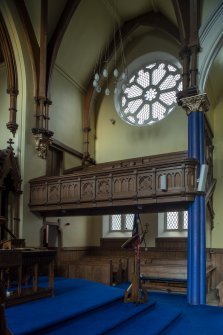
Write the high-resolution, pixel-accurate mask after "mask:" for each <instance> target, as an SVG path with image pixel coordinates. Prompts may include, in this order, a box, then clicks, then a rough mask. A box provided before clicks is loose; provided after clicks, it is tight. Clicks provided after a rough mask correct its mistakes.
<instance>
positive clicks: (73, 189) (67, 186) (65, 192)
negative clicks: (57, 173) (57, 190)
mask: <svg viewBox="0 0 223 335" xmlns="http://www.w3.org/2000/svg"><path fill="white" fill-rule="evenodd" d="M73 201H80V180H75V181H73V180H71V181H68V182H62V184H61V202H63V203H66V202H73Z"/></svg>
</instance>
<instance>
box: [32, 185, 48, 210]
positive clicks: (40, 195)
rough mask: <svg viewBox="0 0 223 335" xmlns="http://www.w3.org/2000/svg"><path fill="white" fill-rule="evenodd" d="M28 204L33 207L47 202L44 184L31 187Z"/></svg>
mask: <svg viewBox="0 0 223 335" xmlns="http://www.w3.org/2000/svg"><path fill="white" fill-rule="evenodd" d="M30 202H31V203H32V204H33V205H37V204H44V203H46V202H47V185H46V183H43V184H36V185H32V187H31V189H30Z"/></svg>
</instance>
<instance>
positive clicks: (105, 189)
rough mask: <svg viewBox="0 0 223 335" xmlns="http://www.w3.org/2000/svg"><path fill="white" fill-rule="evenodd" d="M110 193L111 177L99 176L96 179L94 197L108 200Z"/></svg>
mask: <svg viewBox="0 0 223 335" xmlns="http://www.w3.org/2000/svg"><path fill="white" fill-rule="evenodd" d="M111 196H112V193H111V177H100V178H97V180H96V199H97V200H110V199H111Z"/></svg>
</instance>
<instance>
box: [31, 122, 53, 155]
mask: <svg viewBox="0 0 223 335" xmlns="http://www.w3.org/2000/svg"><path fill="white" fill-rule="evenodd" d="M32 132H33V135H34V139H35V143H36V151H37V153H38V157H40V158H43V159H46V157H47V151H48V148H49V146H50V144H52V136H53V132H52V131H50V130H48V131H46V130H45V129H39V128H33V129H32Z"/></svg>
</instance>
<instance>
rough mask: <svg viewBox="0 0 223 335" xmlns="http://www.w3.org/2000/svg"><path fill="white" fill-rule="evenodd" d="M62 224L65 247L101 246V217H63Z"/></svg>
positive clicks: (63, 244)
mask: <svg viewBox="0 0 223 335" xmlns="http://www.w3.org/2000/svg"><path fill="white" fill-rule="evenodd" d="M49 221H52V220H49ZM54 221H55V218H54ZM60 222H61V223H60V228H61V231H62V246H63V247H73V246H76V247H84V246H99V245H100V237H101V217H96V216H92V217H85V216H80V217H62V218H60Z"/></svg>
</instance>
